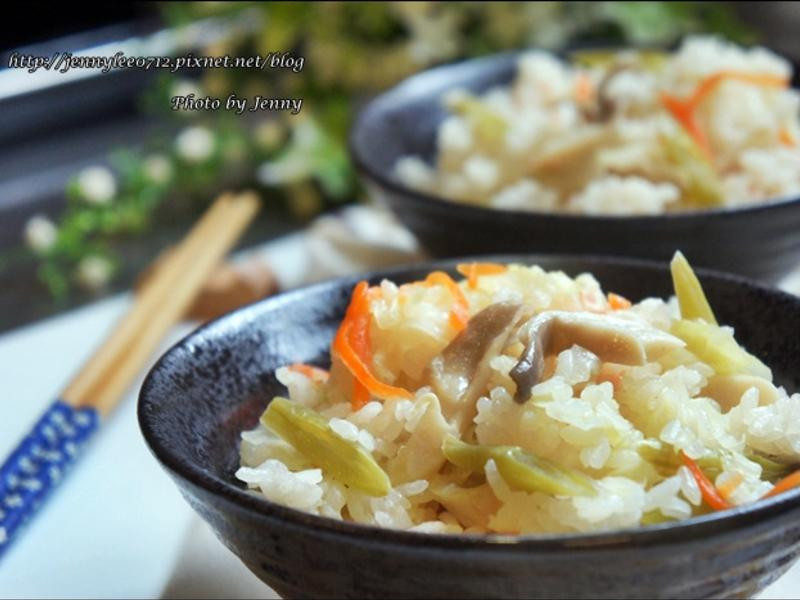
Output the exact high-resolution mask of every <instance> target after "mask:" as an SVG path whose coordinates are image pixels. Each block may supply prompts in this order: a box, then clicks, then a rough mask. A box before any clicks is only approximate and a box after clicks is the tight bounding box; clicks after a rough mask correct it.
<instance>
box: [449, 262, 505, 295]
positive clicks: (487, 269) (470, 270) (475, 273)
mask: <svg viewBox="0 0 800 600" xmlns="http://www.w3.org/2000/svg"><path fill="white" fill-rule="evenodd" d="M507 269H508V267H506V265H501V264H499V263H488V262H484V263H477V262H472V263H461V264H459V265H457V266H456V271H458V272H459V273H461V274H462V275H463V276H464V277H466V278H467V285H468V286H469V288H470V289H471V290H474V289H475V288H476V287H478V277H481V276H483V275H499V274H500V273H505V272H506V270H507Z"/></svg>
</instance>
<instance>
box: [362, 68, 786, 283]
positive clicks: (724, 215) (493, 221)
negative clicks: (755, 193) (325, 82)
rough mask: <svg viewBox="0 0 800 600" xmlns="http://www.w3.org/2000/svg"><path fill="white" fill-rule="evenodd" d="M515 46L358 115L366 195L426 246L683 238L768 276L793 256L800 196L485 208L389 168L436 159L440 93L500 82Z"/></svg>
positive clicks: (450, 251)
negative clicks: (619, 211) (418, 186)
mask: <svg viewBox="0 0 800 600" xmlns="http://www.w3.org/2000/svg"><path fill="white" fill-rule="evenodd" d="M517 56H518V54H502V55H496V56H490V57H488V58H480V59H475V60H469V61H466V62H461V63H456V64H452V65H446V66H443V67H438V68H435V69H431V70H429V71H425V72H423V73H421V74H419V75H415V76H413V77H411V78H409V79H407V80H406V81H405V82H403V83H401V84H400V85H398V86H397V87H395V88H393V89H391V90H390V91H388V92H386V93H385V94H383V95H381V96H379V97H378V98H376V99H375V100H373V101H372V102H371V103H370V104H369V105H367V107H366V108H365V109H364V110H363V111H362V112H361V113H360V115H359V117H358V119H357V120H356V123H355V125H354V128H353V130H352V132H351V138H350V151H351V154H352V156H353V159H354V161H355V163H356V165H357V167H358V170H359V172H360V173H361V176H362V178H363V180H364V181H365V183H366V185H367V187H368V188H369V190H370V193H371V195H372V196H373V197H374V198H375V199H377V200H378V201H381V202H384V203H386V204H388V205H389V207H391V209H392V210H393V211H394V212H395V213H396V214H397V216H398V217H399V218H400V220H401V221H402V222H403V223H404V224H405V225H406V226H407V227H408V228H409V229H411V231H413V232H414V233H415V234H416V235H417V238H418V239H419V241H420V243H421V244H422V245H423V246H424V247H425V248H426V249H427V250H428V251H429V252H430V253H431V254H432V255H433V256H436V257H447V256H459V255H466V254H486V253H497V252H539V253H566V254H606V255H618V256H630V257H638V258H647V259H654V260H667V259H669V258H670V257H671V256H672V253H673V252H674V251H675V249H676V248H680V249H681V250H682V251H683V253H684V254H686V256H687V257H688V258H689V260H691V261H692V263H693V264H696V265H699V266H704V267H708V268H713V269H719V270H722V271H728V272H733V273H739V274H742V275H746V276H749V277H753V278H756V279H761V280H763V281H767V282H775V281H777V280H778V279H780V278H781V277H782V276H783V275H786V274H787V273H788V272H789V271H790V270H792V269H793V268H795V267H797V266H798V264H800V198H790V199H780V200H773V201H769V202H765V203H760V204H755V205H751V206H748V207H745V208H733V209H731V208H728V209H715V210H706V211H697V212H686V213H680V214H668V215H657V216H637V217H613V216H582V215H565V214H555V213H543V212H537V213H534V212H522V211H504V210H497V209H491V208H482V207H479V206H471V205H466V204H460V203H455V202H450V201H448V200H447V199H445V198H438V197H435V196H432V195H429V194H425V193H422V192H419V191H416V190H413V189H411V188H409V187H406V186H404V185H402V184H400V183H399V182H398V181H397V180H396V179H395V178H394V177H393V169H394V165H395V163H396V162H397V160H398V159H399V158H401V157H402V156H406V155H409V154H414V155H419V156H422V157H423V158H425V159H426V160H428V161H429V162H431V163H433V162H434V157H435V155H436V129H437V127H438V125H439V123H440V122H441V121H442V120H443V119H444V117H445V116H446V111H445V109H444V108H443V107H442V104H441V97H442V94H443V93H444V92H446V91H448V90H451V89H453V88H457V87H462V88H466V89H470V90H473V91H478V92H480V91H485V90H487V89H489V88H492V87H495V86H498V85H507V84H508V83H509V82H510V81H512V80H513V79H514V77H515V75H516V58H517Z"/></svg>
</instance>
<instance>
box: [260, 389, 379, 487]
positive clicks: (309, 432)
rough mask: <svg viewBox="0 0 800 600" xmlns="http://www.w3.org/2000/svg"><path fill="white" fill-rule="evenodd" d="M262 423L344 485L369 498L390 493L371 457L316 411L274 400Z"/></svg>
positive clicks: (283, 400)
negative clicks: (359, 491)
mask: <svg viewBox="0 0 800 600" xmlns="http://www.w3.org/2000/svg"><path fill="white" fill-rule="evenodd" d="M261 423H262V424H263V425H264V426H265V427H268V428H269V429H271V430H272V431H274V432H275V433H277V434H278V435H279V436H281V437H282V438H283V439H284V440H286V441H287V442H288V443H290V444H291V445H292V446H294V448H295V449H296V450H297V451H298V452H299V453H300V454H302V455H303V456H305V457H306V458H307V459H308V460H309V462H311V463H312V464H314V465H316V466H318V467H320V468H321V469H322V470H323V471H325V472H326V473H328V474H330V475H331V476H332V477H333V478H335V479H336V480H338V481H340V482H341V483H343V484H344V485H347V486H349V487H352V488H356V489H358V490H361V491H362V492H364V493H366V494H369V495H370V496H385V495H386V494H388V493H389V490H390V489H391V487H392V484H391V482H390V481H389V477H388V475H386V473H385V472H384V471H383V469H381V467H380V466H379V465H378V463H377V462H375V459H374V458H372V455H370V454H369V452H367V451H366V450H364V449H363V448H362V447H361V446H360V445H359V444H357V443H356V442H352V441H350V440H346V439H344V438H342V437H341V436H339V435H337V434H336V433H335V432H334V431H333V430H332V429H331V428H330V425H328V421H327V420H326V419H325V418H324V417H323V416H322V415H320V414H319V413H317V412H316V411H313V410H311V409H310V408H306V407H305V406H301V405H300V404H297V403H295V402H290V401H289V400H287V399H286V398H281V397H276V398H274V399H273V400H272V402H270V403H269V406H268V407H267V410H265V411H264V414H263V415H261Z"/></svg>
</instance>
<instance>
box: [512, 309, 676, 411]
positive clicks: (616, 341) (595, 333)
mask: <svg viewBox="0 0 800 600" xmlns="http://www.w3.org/2000/svg"><path fill="white" fill-rule="evenodd" d="M520 340H521V341H522V343H523V344H525V345H526V346H525V350H524V351H523V353H522V356H521V357H520V359H519V362H517V364H516V365H515V366H514V368H513V369H512V370H511V373H510V375H511V378H512V379H513V380H514V382H515V383H516V384H517V392H516V394H515V396H514V399H515V400H516V401H517V402H519V403H523V402H526V401H527V400H528V398H530V394H531V389H532V388H533V386H535V385H536V384H537V383H538V382H539V380H540V378H541V376H542V372H543V371H544V359H545V357H546V356H548V355H550V354H556V353H558V352H561V351H562V350H566V349H567V348H570V347H571V346H572V345H573V344H577V345H578V346H581V347H582V348H585V349H586V350H588V351H589V352H592V353H593V354H596V355H597V356H598V358H600V360H602V361H604V362H612V363H619V364H623V365H642V364H644V363H645V362H646V361H647V359H648V357H651V358H652V357H655V356H658V355H659V354H661V353H663V352H665V351H667V350H670V349H673V348H676V347H683V346H684V345H685V344H684V342H683V341H681V340H680V339H678V338H676V337H675V336H673V335H670V334H668V333H665V332H663V331H661V330H659V329H655V328H653V327H647V326H645V325H641V324H638V323H636V322H635V321H629V320H627V319H620V318H617V317H611V316H608V315H596V314H592V313H587V312H567V311H557V310H552V311H546V312H543V313H540V314H538V315H537V316H535V317H533V318H532V319H530V320H528V322H527V323H525V324H524V325H523V326H522V327H521V328H520Z"/></svg>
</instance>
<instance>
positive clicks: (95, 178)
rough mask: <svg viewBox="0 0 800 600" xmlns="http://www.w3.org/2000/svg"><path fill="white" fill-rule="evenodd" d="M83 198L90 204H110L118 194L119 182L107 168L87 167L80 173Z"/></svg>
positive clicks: (79, 182)
mask: <svg viewBox="0 0 800 600" xmlns="http://www.w3.org/2000/svg"><path fill="white" fill-rule="evenodd" d="M78 188H79V189H80V193H81V196H82V197H83V199H84V200H86V202H88V203H90V204H109V203H110V202H111V200H112V198H114V194H116V193H117V180H116V179H115V178H114V174H113V173H112V172H111V171H110V170H109V169H107V168H106V167H99V166H95V167H87V168H85V169H84V170H83V171H81V172H80V173H78Z"/></svg>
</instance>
